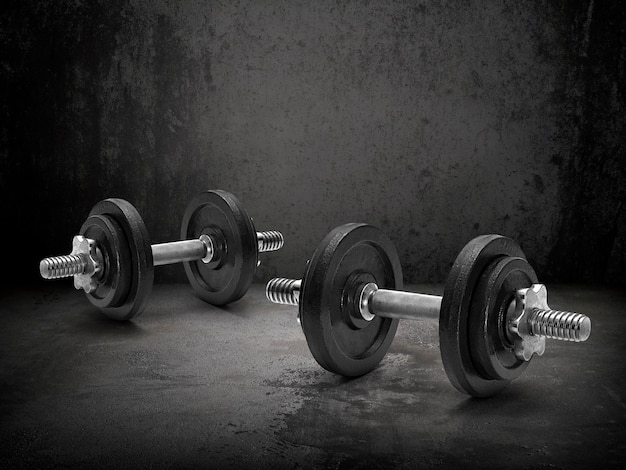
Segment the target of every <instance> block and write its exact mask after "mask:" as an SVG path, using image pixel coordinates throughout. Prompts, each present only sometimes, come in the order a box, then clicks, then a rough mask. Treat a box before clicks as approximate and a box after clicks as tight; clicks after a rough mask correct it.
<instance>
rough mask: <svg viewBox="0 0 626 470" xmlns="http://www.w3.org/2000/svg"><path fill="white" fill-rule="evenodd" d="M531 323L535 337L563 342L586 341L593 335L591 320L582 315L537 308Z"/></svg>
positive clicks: (534, 310)
mask: <svg viewBox="0 0 626 470" xmlns="http://www.w3.org/2000/svg"><path fill="white" fill-rule="evenodd" d="M529 323H530V331H531V333H532V334H533V335H535V336H545V337H546V338H553V339H558V340H562V341H575V342H580V341H586V340H587V338H589V335H590V334H591V320H590V319H589V317H588V316H586V315H583V314H580V313H573V312H564V311H559V310H543V309H539V308H535V309H533V313H532V315H531V317H530V320H529Z"/></svg>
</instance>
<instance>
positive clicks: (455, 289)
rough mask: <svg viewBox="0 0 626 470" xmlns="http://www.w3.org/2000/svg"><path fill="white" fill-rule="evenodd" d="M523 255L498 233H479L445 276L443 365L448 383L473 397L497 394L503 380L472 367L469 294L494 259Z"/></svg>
mask: <svg viewBox="0 0 626 470" xmlns="http://www.w3.org/2000/svg"><path fill="white" fill-rule="evenodd" d="M504 256H511V257H516V258H524V259H525V257H524V253H523V252H522V250H521V248H520V247H519V246H518V245H517V243H515V242H514V241H513V240H511V239H510V238H506V237H503V236H501V235H481V236H479V237H476V238H474V239H473V240H472V241H470V242H469V243H468V244H467V245H465V247H464V248H463V249H462V250H461V252H460V253H459V255H458V256H457V258H456V260H455V261H454V264H453V265H452V269H451V270H450V274H449V275H448V279H447V281H446V286H445V290H444V294H443V300H442V302H441V311H440V313H439V347H440V349H441V358H442V360H443V366H444V369H445V371H446V374H447V375H448V379H450V382H452V385H454V387H455V388H456V389H457V390H459V391H460V392H463V393H467V394H469V395H472V396H476V397H487V396H491V395H494V394H496V393H498V392H499V391H500V390H502V388H503V387H504V386H506V383H504V384H503V382H502V381H499V380H489V379H485V378H484V377H482V376H481V375H480V374H479V372H478V371H477V370H476V368H475V367H474V364H473V361H472V357H471V353H470V345H469V340H470V338H469V315H470V306H471V302H472V296H473V295H474V292H475V290H476V285H477V283H478V281H479V279H480V276H481V275H482V273H483V271H484V270H485V268H486V267H487V266H488V265H489V264H490V263H492V262H493V261H494V260H496V259H498V258H501V257H504Z"/></svg>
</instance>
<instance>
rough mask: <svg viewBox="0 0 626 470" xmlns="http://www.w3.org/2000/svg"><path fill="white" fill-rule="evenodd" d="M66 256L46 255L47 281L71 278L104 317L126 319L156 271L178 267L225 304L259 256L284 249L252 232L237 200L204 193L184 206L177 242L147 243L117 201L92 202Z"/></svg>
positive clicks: (206, 296) (243, 287)
mask: <svg viewBox="0 0 626 470" xmlns="http://www.w3.org/2000/svg"><path fill="white" fill-rule="evenodd" d="M79 233H80V234H79V235H77V236H75V237H74V239H73V242H72V246H73V249H72V252H71V254H69V255H66V256H56V257H52V258H46V259H44V260H42V261H41V263H40V265H39V270H40V273H41V276H42V277H44V278H46V279H55V278H61V277H71V276H73V277H74V286H75V287H76V289H83V290H84V291H85V293H86V295H87V298H88V299H89V301H90V302H91V303H92V304H93V305H95V306H96V307H98V308H100V309H101V310H102V311H103V312H104V313H105V314H106V315H107V316H109V317H111V318H114V319H116V320H128V319H130V318H132V317H133V316H136V315H138V314H139V313H141V312H142V311H143V309H144V307H145V305H146V302H147V298H148V296H149V294H150V292H151V290H152V283H153V280H154V266H162V265H166V264H173V263H180V262H183V263H184V266H185V272H186V274H187V277H188V279H189V282H190V283H191V285H192V287H193V289H194V291H195V292H196V294H197V295H198V296H199V297H200V298H202V299H203V300H205V301H206V302H208V303H211V304H214V305H224V304H227V303H230V302H234V301H235V300H237V299H239V298H241V297H242V296H243V295H244V294H245V293H246V291H247V290H248V288H249V287H250V284H251V283H252V279H253V276H254V272H255V270H256V267H257V265H258V255H259V253H260V252H264V251H274V250H278V249H280V248H281V247H282V246H283V236H282V234H281V233H280V232H276V231H269V232H256V230H255V228H254V224H253V222H252V219H251V218H250V217H249V216H248V215H247V213H246V211H245V210H244V208H243V206H242V205H241V203H240V202H239V201H238V200H237V198H235V196H233V195H232V194H230V193H228V192H226V191H220V190H215V191H205V192H202V193H200V194H199V195H198V196H196V197H195V198H194V199H193V200H192V201H191V202H190V203H189V205H188V206H187V208H186V210H185V213H184V216H183V222H182V227H181V238H182V239H183V241H177V242H170V243H160V244H157V245H151V244H150V239H149V237H148V231H147V230H146V227H145V225H144V222H143V220H142V218H141V216H140V215H139V213H138V212H137V210H136V209H135V208H134V207H133V206H132V205H131V204H130V203H129V202H127V201H125V200H123V199H106V200H104V201H101V202H99V203H97V204H96V205H95V206H94V207H93V209H92V210H91V212H90V213H89V216H88V218H87V220H86V221H85V222H84V223H83V225H82V227H81V228H80V231H79Z"/></svg>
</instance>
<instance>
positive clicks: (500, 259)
mask: <svg viewBox="0 0 626 470" xmlns="http://www.w3.org/2000/svg"><path fill="white" fill-rule="evenodd" d="M400 289H402V268H401V265H400V259H399V257H398V253H397V251H396V249H395V247H394V245H393V243H392V242H391V240H390V239H389V237H387V236H386V235H385V234H384V233H383V232H382V231H381V230H379V229H377V228H376V227H373V226H370V225H365V224H347V225H343V226H340V227H337V228H335V229H334V230H332V231H331V232H330V233H329V234H328V235H327V236H326V237H325V238H324V240H323V241H322V242H321V244H320V245H319V246H318V248H317V250H316V251H315V253H314V254H313V256H312V258H311V260H310V261H309V263H308V266H307V269H306V272H305V274H304V278H303V279H301V280H292V279H282V278H276V279H272V280H270V281H269V282H268V284H267V286H266V295H267V298H268V300H270V301H271V302H274V303H281V304H288V305H298V306H299V309H298V320H299V322H300V325H301V327H302V330H303V331H304V335H305V337H306V341H307V344H308V346H309V349H310V350H311V353H312V354H313V357H314V358H315V359H316V360H317V362H318V363H319V364H320V365H321V366H322V367H323V368H325V369H327V370H329V371H331V372H334V373H337V374H341V375H343V376H348V377H355V376H360V375H363V374H366V373H367V372H369V371H371V370H372V369H374V368H375V367H376V366H377V365H378V363H379V362H380V361H381V360H382V358H383V357H384V356H385V354H386V353H387V350H388V349H389V346H390V344H391V341H392V340H393V337H394V335H395V333H396V329H397V327H398V319H400V318H404V319H411V320H429V321H437V320H438V321H439V343H440V350H441V357H442V361H443V365H444V369H445V371H446V374H447V375H448V378H449V379H450V381H451V382H452V384H453V385H454V387H455V388H456V389H458V390H459V391H461V392H464V393H467V394H469V395H472V396H477V397H487V396H491V395H494V394H496V393H498V392H499V391H500V390H502V389H503V388H504V387H505V386H507V385H508V384H509V382H510V381H511V380H513V379H514V378H516V377H518V376H519V375H520V374H521V373H522V372H523V371H524V369H526V367H527V366H528V364H529V362H530V360H531V358H532V357H533V355H542V354H543V352H544V350H545V339H546V338H555V339H560V340H569V341H585V340H586V339H587V338H588V337H589V334H590V332H591V321H590V320H589V318H588V317H586V316H585V315H581V314H576V313H571V312H560V311H554V310H551V309H550V308H549V307H548V304H547V290H546V287H545V286H544V285H542V284H538V281H537V275H536V274H535V272H534V270H533V268H532V267H531V266H530V265H529V264H528V262H527V261H526V258H525V256H524V253H523V252H522V250H521V248H520V247H519V246H518V245H517V243H515V242H514V241H513V240H511V239H509V238H506V237H503V236H500V235H483V236H479V237H477V238H475V239H473V240H472V241H470V242H469V243H468V244H467V245H466V246H465V247H464V248H463V250H462V251H461V252H460V254H459V255H458V257H457V258H456V260H455V262H454V265H453V266H452V269H451V271H450V273H449V276H448V279H447V281H446V284H445V289H444V294H443V297H440V296H436V295H426V294H416V293H410V292H402V291H401V290H400Z"/></svg>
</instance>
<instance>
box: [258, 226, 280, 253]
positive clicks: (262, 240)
mask: <svg viewBox="0 0 626 470" xmlns="http://www.w3.org/2000/svg"><path fill="white" fill-rule="evenodd" d="M256 238H257V241H258V243H259V253H263V252H265V251H276V250H280V249H281V248H282V247H283V245H284V244H285V239H284V238H283V234H282V233H280V232H277V231H275V230H268V231H267V232H257V234H256Z"/></svg>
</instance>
